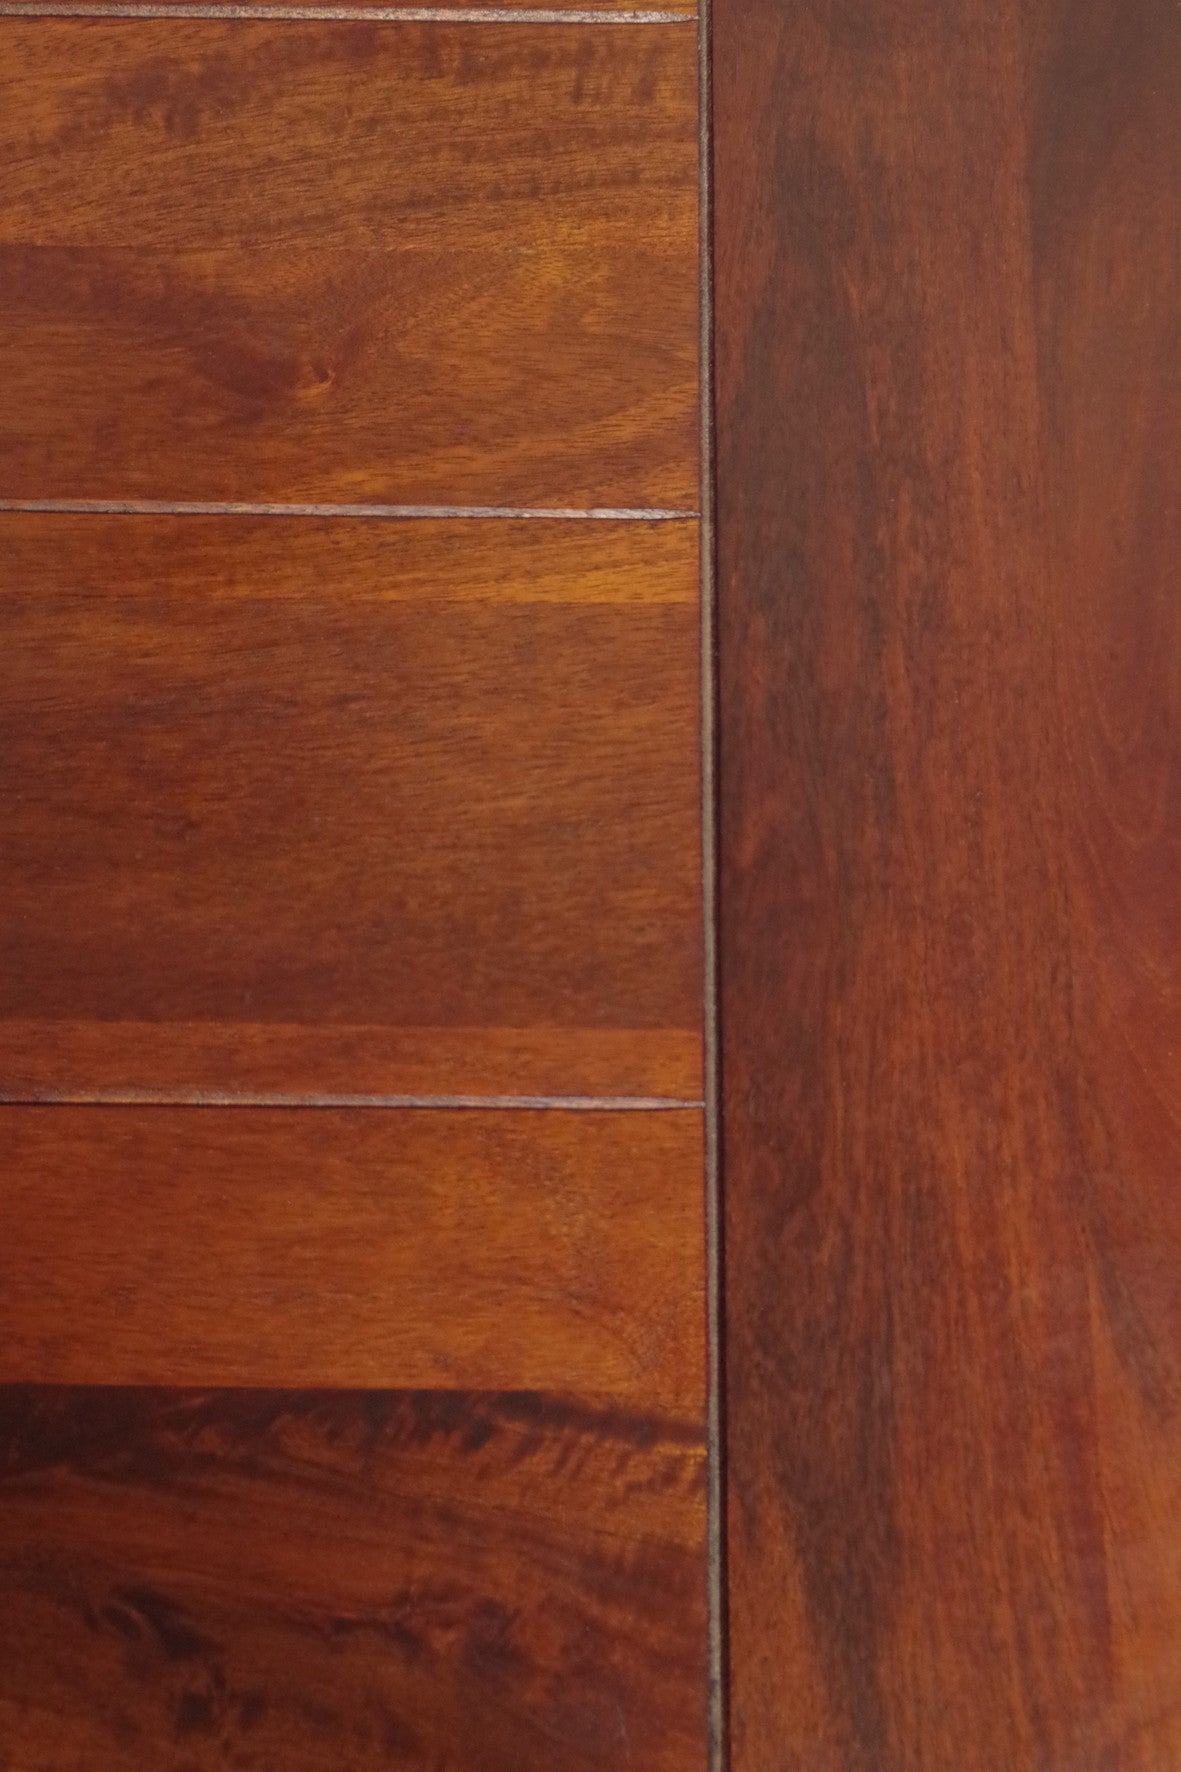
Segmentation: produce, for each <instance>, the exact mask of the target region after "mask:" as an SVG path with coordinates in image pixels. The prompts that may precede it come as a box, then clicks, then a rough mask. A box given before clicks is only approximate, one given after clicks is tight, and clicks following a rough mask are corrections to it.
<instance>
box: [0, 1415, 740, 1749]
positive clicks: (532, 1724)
mask: <svg viewBox="0 0 1181 1772" xmlns="http://www.w3.org/2000/svg"><path fill="white" fill-rule="evenodd" d="M703 1466H704V1456H703V1449H702V1446H701V1442H700V1436H699V1433H698V1430H697V1429H696V1427H695V1426H693V1425H691V1424H688V1423H685V1422H683V1421H679V1420H677V1419H669V1418H665V1417H661V1416H659V1415H656V1416H648V1415H638V1416H637V1415H633V1414H629V1413H628V1412H627V1411H626V1410H624V1409H621V1408H619V1407H618V1406H616V1405H611V1404H602V1403H600V1404H598V1405H595V1404H588V1403H579V1402H574V1401H567V1400H562V1399H558V1398H547V1397H541V1396H537V1395H528V1394H525V1395H521V1394H517V1395H502V1396H493V1397H480V1396H473V1395H470V1394H462V1393H450V1394H447V1393H439V1392H433V1393H432V1392H425V1393H421V1392H420V1393H417V1394H414V1393H409V1394H406V1393H402V1394H398V1393H380V1392H369V1393H364V1392H362V1393H357V1392H342V1391H332V1392H327V1393H323V1392H321V1393H314V1392H313V1393H302V1394H301V1393H281V1392H280V1393H273V1392H272V1393H267V1392H216V1391H215V1392H205V1393H199V1394H194V1395H186V1394H184V1393H176V1392H151V1391H148V1392H140V1391H130V1392H128V1391H109V1390H102V1389H99V1390H92V1391H68V1390H67V1391H64V1392H62V1391H54V1390H49V1391H43V1390H38V1389H32V1390H27V1389H26V1390H21V1389H12V1390H8V1391H7V1392H4V1391H0V1587H2V1589H3V1592H4V1605H3V1606H2V1607H0V1742H2V1743H3V1747H2V1749H0V1752H2V1753H3V1757H4V1760H5V1763H6V1764H8V1765H10V1766H12V1767H13V1768H14V1772H15V1768H17V1767H19V1768H20V1772H66V1769H67V1768H72V1767H82V1766H86V1767H88V1768H92V1767H100V1766H101V1767H102V1768H103V1769H104V1772H106V1769H108V1768H109V1769H110V1772H143V1769H144V1768H145V1767H151V1768H152V1772H212V1769H214V1768H217V1769H219V1772H220V1769H222V1768H225V1767H231V1766H233V1767H257V1768H267V1769H268V1772H269V1769H271V1768H274V1769H275V1772H278V1769H279V1768H282V1772H313V1769H314V1772H321V1768H324V1767H326V1766H332V1767H338V1768H341V1769H347V1772H367V1769H368V1768H370V1767H372V1768H377V1767H392V1766H396V1767H404V1768H407V1769H412V1772H504V1769H505V1768H508V1767H512V1768H514V1769H515V1772H556V1769H557V1768H561V1769H562V1772H618V1769H620V1768H625V1767H643V1768H645V1772H649V1769H650V1772H698V1769H699V1768H700V1767H701V1765H702V1756H701V1740H702V1736H703V1731H704V1718H703V1695H704V1690H705V1680H704V1667H703V1658H702V1644H703V1641H704V1583H703V1580H702V1569H703V1555H702V1552H703V1540H704V1521H703V1513H704V1484H703ZM280 1522H281V1526H280V1525H279V1523H280Z"/></svg>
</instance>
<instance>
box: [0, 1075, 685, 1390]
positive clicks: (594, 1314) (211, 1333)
mask: <svg viewBox="0 0 1181 1772" xmlns="http://www.w3.org/2000/svg"><path fill="white" fill-rule="evenodd" d="M701 1191H702V1149H701V1117H700V1114H699V1113H697V1112H695V1111H693V1110H676V1111H673V1112H668V1113H616V1114H610V1113H562V1112H557V1111H548V1112H539V1113H520V1112H518V1113H481V1112H452V1113H437V1112H430V1111H425V1112H416V1111H414V1110H402V1111H393V1110H387V1111H384V1112H372V1111H370V1112H366V1111H361V1112H356V1113H347V1112H341V1111H337V1110H333V1109H307V1110H304V1111H302V1112H298V1111H293V1110H286V1111H282V1110H280V1111H270V1110H267V1109H249V1110H247V1109H241V1108H230V1109H217V1108H195V1109H172V1108H163V1107H152V1108H139V1109H135V1108H121V1107H105V1108H31V1107H10V1108H3V1109H0V1219H2V1220H3V1223H4V1237H3V1241H2V1243H0V1380H3V1381H17V1382H38V1383H49V1384H181V1385H217V1384H231V1385H232V1384H263V1385H333V1384H336V1385H345V1386H349V1385H378V1386H389V1385H398V1386H410V1387H417V1386H422V1385H426V1386H432V1385H445V1386H447V1387H449V1388H456V1389H465V1388H470V1389H530V1390H531V1389H569V1390H574V1391H578V1390H580V1391H583V1392H588V1393H597V1394H602V1395H604V1396H614V1397H616V1398H618V1399H619V1400H620V1402H621V1403H628V1404H630V1405H633V1406H641V1407H652V1408H656V1409H664V1410H666V1411H669V1412H677V1411H681V1412H684V1411H688V1412H689V1413H691V1414H693V1415H694V1418H697V1417H699V1416H700V1412H701V1407H702V1387H703V1384H704V1378H703V1362H704V1327H703V1311H704V1306H703V1303H702V1298H703V1287H704V1273H703V1267H704V1251H703V1247H702V1239H703V1232H702V1223H701V1218H702V1213H701Z"/></svg>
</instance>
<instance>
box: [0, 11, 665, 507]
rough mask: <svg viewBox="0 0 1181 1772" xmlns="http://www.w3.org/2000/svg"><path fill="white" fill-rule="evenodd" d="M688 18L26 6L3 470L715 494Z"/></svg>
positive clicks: (146, 482)
mask: <svg viewBox="0 0 1181 1772" xmlns="http://www.w3.org/2000/svg"><path fill="white" fill-rule="evenodd" d="M696 81H697V75H696V43H695V33H694V31H693V30H692V28H691V27H688V26H686V25H683V24H671V25H657V26H651V27H645V28H643V29H640V28H638V27H637V28H631V27H628V28H624V27H621V26H618V25H602V26H596V25H594V24H587V25H574V24H571V25H561V26H545V25H517V24H512V25H491V24H489V25H458V26H456V25H440V24H426V25H424V24H415V23H406V22H401V23H397V24H390V23H386V24H348V23H340V22H333V23H322V22H317V23H303V22H300V21H289V20H288V21H269V22H259V21H249V20H232V21H230V20H189V19H166V20H162V21H147V20H136V21H127V20H112V21H102V22H97V21H79V20H68V21H54V20H51V19H36V20H23V21H22V20H20V19H13V18H8V19H2V20H0V382H2V384H3V386H4V388H5V405H4V414H3V418H2V420H0V497H4V498H16V499H44V498H54V497H61V498H99V499H120V498H145V499H165V500H205V501H208V500H212V501H237V502H241V501H254V502H265V503H273V502H284V501H292V500H294V501H297V502H299V501H308V500H312V501H338V502H339V501H343V502H346V503H354V502H358V501H361V502H378V503H412V504H421V503H425V504H442V505H448V506H453V505H513V506H536V505H541V506H588V505H589V506H628V507H636V506H643V507H647V506H653V507H666V506H672V507H677V508H682V509H692V508H694V507H695V505H696V503H697V439H696V423H697V420H696V389H697V362H696V359H697V318H696V297H697V278H696V264H697V243H696V201H697V199H696V154H695V144H696V91H697V86H696Z"/></svg>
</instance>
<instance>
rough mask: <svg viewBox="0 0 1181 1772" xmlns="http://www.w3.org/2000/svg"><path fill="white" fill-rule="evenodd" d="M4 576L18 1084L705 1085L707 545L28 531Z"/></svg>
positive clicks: (314, 528) (302, 526)
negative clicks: (702, 743) (702, 858)
mask: <svg viewBox="0 0 1181 1772" xmlns="http://www.w3.org/2000/svg"><path fill="white" fill-rule="evenodd" d="M0 572H2V575H3V582H4V587H5V589H4V596H3V599H2V600H0V754H2V755H3V757H4V769H3V773H2V774H0V828H2V829H3V833H4V842H3V845H2V846H0V1094H7V1095H8V1096H9V1097H10V1098H15V1099H28V1098H37V1097H54V1096H66V1097H74V1098H84V1097H85V1096H86V1095H87V1094H88V1093H94V1092H98V1093H103V1092H111V1091H114V1092H124V1093H126V1092H129V1091H130V1092H135V1091H157V1092H160V1093H162V1094H164V1095H165V1096H167V1095H169V1094H170V1093H172V1094H176V1093H178V1092H180V1093H184V1092H186V1091H193V1090H197V1091H202V1090H209V1091H217V1092H222V1093H226V1094H231V1095H234V1094H237V1095H242V1094H247V1095H248V1094H250V1093H251V1092H256V1091H263V1092H268V1091H271V1092H278V1093H280V1094H290V1095H295V1096H299V1095H301V1094H317V1093H321V1094H322V1093H327V1094H338V1093H344V1094H367V1093H394V1094H414V1095H440V1094H442V1095H448V1094H475V1095H482V1094H487V1095H501V1094H508V1095H536V1094H555V1095H565V1094H589V1095H592V1096H599V1095H608V1096H611V1095H641V1096H646V1095H672V1096H680V1097H682V1098H687V1099H691V1100H692V1099H697V1098H699V1097H700V1094H701V1075H700V1033H699V1028H700V1019H701V1010H700V1002H701V991H700V959H699V954H700V917H701V914H700V870H699V863H698V859H697V856H698V829H699V788H698V767H697V750H698V738H697V728H698V688H697V678H698V639H697V627H698V623H697V613H696V608H695V596H696V573H697V563H696V535H695V525H693V524H680V523H653V524H642V523H619V524H609V523H585V522H581V523H580V522H571V523H553V522H531V523H530V522H524V523H516V524H512V523H504V522H493V521H490V522H473V521H456V522H452V523H433V522H406V523H366V522H348V521H344V522H328V521H324V522H320V521H315V520H305V519H291V520H286V521H284V520H280V519H277V518H259V519H254V520H246V519H242V518H212V517H210V518H203V517H112V516H98V517H80V516H68V517H49V516H44V515H33V516H27V515H26V516H18V515H13V514H9V515H0ZM420 1029H421V1030H423V1032H422V1033H421V1036H420V1034H419V1030H420Z"/></svg>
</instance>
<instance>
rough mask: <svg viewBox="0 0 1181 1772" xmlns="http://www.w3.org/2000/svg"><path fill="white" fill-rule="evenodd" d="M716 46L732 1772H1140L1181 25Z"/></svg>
mask: <svg viewBox="0 0 1181 1772" xmlns="http://www.w3.org/2000/svg"><path fill="white" fill-rule="evenodd" d="M714 21H715V35H714V57H715V63H714V81H715V95H716V116H715V124H716V163H715V178H716V215H717V242H716V250H717V261H716V269H717V288H716V315H717V339H718V364H717V388H718V432H717V435H718V548H719V568H718V570H719V598H720V610H721V617H720V620H721V628H720V648H721V699H722V716H721V718H722V758H721V795H720V799H721V809H722V812H721V818H722V838H721V841H722V852H723V859H722V882H721V902H722V907H723V927H722V1017H723V1057H722V1073H723V1078H724V1104H723V1126H724V1137H725V1153H724V1172H725V1199H726V1224H725V1240H726V1251H727V1256H726V1288H725V1291H726V1299H727V1311H728V1316H727V1332H728V1345H729V1356H728V1380H727V1394H728V1418H729V1442H728V1447H729V1449H728V1471H729V1482H730V1489H731V1501H730V1513H729V1560H730V1583H731V1585H730V1621H731V1641H730V1665H731V1672H732V1723H733V1765H734V1772H782V1769H783V1768H784V1767H786V1766H789V1765H790V1766H799V1767H801V1768H803V1767H806V1768H808V1772H827V1769H832V1772H838V1769H840V1772H854V1769H856V1772H902V1769H903V1768H905V1769H906V1772H919V1769H920V1768H921V1769H923V1772H946V1768H948V1767H952V1766H954V1767H956V1768H957V1769H958V1772H996V1769H997V1768H998V1767H1032V1766H1038V1767H1042V1768H1046V1769H1047V1772H1103V1769H1107V1768H1114V1767H1116V1766H1117V1765H1118V1766H1119V1767H1120V1768H1121V1772H1160V1769H1161V1768H1164V1767H1175V1766H1178V1765H1181V1540H1179V1538H1178V1534H1177V1529H1176V1523H1177V1518H1178V1513H1179V1509H1181V1259H1179V1257H1181V1191H1179V1190H1178V1188H1177V1185H1176V1184H1177V1177H1178V1173H1179V1168H1181V1117H1179V1115H1178V1102H1179V1100H1181V1087H1179V1085H1181V1073H1179V1072H1178V1054H1179V1052H1181V1044H1179V1043H1178V1038H1177V1035H1178V1030H1179V1029H1181V969H1179V965H1178V954H1179V952H1181V944H1179V940H1178V937H1179V935H1181V898H1179V896H1178V892H1177V881H1178V878H1179V877H1181V875H1179V862H1181V792H1179V789H1181V778H1179V774H1178V764H1179V758H1181V673H1179V662H1181V617H1179V608H1181V606H1179V604H1178V599H1177V596H1176V560H1177V556H1178V544H1179V542H1181V497H1179V493H1181V477H1179V469H1178V463H1179V461H1181V448H1179V445H1181V387H1179V362H1181V358H1179V353H1178V336H1179V325H1181V288H1179V267H1181V259H1179V255H1178V251H1177V215H1176V192H1177V190H1178V188H1179V184H1181V107H1179V106H1178V104H1177V96H1178V92H1179V91H1181V15H1179V14H1178V12H1177V8H1176V7H1175V6H1174V5H1172V4H1169V3H1167V0H1145V3H1144V4H1140V5H1136V6H1133V7H1128V6H1126V5H1123V4H1121V3H1120V0H1087V3H1086V4H1084V5H1081V6H1070V5H1066V4H1064V3H1059V0H1055V3H1053V4H1051V5H1048V6H1037V7H1033V6H1029V5H1026V4H1024V3H1019V0H1001V3H1000V4H995V3H990V4H988V5H984V4H983V3H980V0H969V3H968V4H966V5H961V6H958V7H955V8H946V7H942V6H938V5H935V4H933V3H931V0H904V3H903V4H901V5H898V6H893V7H886V6H879V7H876V8H872V9H870V10H869V11H868V12H867V11H862V12H861V13H859V14H858V16H857V18H856V19H854V18H853V15H852V13H851V11H850V9H849V8H847V7H845V6H843V5H840V4H837V3H836V0H831V3H828V0H826V3H823V4H820V5H816V6H808V7H804V8H798V7H784V6H782V5H780V4H779V3H778V0H753V4H750V3H748V0H743V3H742V4H738V3H737V0H719V3H718V4H717V5H716V6H715V10H714Z"/></svg>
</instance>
